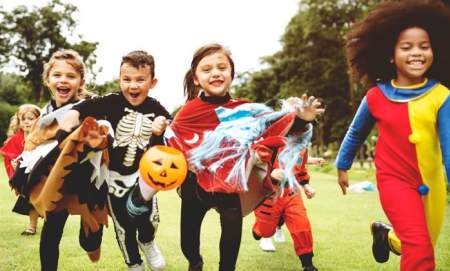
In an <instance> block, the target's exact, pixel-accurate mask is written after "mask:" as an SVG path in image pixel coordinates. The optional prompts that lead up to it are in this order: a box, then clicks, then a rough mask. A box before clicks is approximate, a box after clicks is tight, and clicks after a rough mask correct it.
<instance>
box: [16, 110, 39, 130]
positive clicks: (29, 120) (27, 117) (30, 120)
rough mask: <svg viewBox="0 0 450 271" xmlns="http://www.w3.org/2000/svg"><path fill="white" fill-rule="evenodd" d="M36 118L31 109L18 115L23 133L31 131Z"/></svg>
mask: <svg viewBox="0 0 450 271" xmlns="http://www.w3.org/2000/svg"><path fill="white" fill-rule="evenodd" d="M37 118H38V116H36V115H35V114H34V113H33V112H32V111H26V112H25V113H23V114H22V116H21V117H20V128H22V130H23V131H24V133H25V134H28V133H29V132H30V131H31V129H32V128H33V125H34V123H35V122H36V120H37Z"/></svg>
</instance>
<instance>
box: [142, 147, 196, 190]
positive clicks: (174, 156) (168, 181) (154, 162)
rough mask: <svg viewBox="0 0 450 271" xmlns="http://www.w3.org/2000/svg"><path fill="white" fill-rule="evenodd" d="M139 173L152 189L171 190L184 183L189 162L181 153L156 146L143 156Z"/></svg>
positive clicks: (169, 148)
mask: <svg viewBox="0 0 450 271" xmlns="http://www.w3.org/2000/svg"><path fill="white" fill-rule="evenodd" d="M139 171H140V173H141V176H142V178H143V179H144V181H145V182H146V183H147V184H148V185H150V186H151V187H152V188H154V189H156V190H170V189H173V188H176V187H178V186H179V185H180V184H181V183H183V181H184V179H185V178H186V174H187V162H186V158H185V157H184V155H183V153H182V152H181V151H179V150H177V149H174V148H171V147H168V146H162V145H156V146H153V147H151V148H150V149H149V150H148V151H146V152H145V153H144V155H143V156H142V158H141V161H140V163H139Z"/></svg>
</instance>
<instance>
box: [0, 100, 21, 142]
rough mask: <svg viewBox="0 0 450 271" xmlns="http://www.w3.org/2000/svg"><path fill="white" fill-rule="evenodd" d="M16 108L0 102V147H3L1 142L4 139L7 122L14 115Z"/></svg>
mask: <svg viewBox="0 0 450 271" xmlns="http://www.w3.org/2000/svg"><path fill="white" fill-rule="evenodd" d="M17 108H18V106H15V105H10V104H8V103H4V102H0V146H1V145H3V141H5V139H6V133H7V132H8V127H9V122H10V120H11V117H12V116H13V115H14V113H16V111H17Z"/></svg>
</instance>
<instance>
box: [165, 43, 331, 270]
mask: <svg viewBox="0 0 450 271" xmlns="http://www.w3.org/2000/svg"><path fill="white" fill-rule="evenodd" d="M233 77H234V62H233V60H232V58H231V54H230V52H229V51H228V50H227V49H225V48H224V47H223V46H222V45H220V44H208V45H205V46H203V47H201V48H199V49H198V50H197V51H196V52H195V54H194V57H193V59H192V62H191V67H190V69H189V70H188V72H187V73H186V76H185V79H184V90H185V94H186V96H187V99H188V101H187V102H186V104H185V105H184V106H183V107H182V108H181V110H180V111H179V112H178V114H177V115H176V117H175V119H174V121H173V122H172V124H171V126H170V129H169V130H168V131H166V135H165V136H166V137H168V138H169V144H170V145H171V146H174V147H176V148H178V149H180V150H182V151H184V152H185V153H186V154H187V156H188V161H189V163H190V167H191V169H192V170H193V171H195V173H193V172H191V173H190V174H189V175H188V178H187V179H186V181H185V182H184V183H183V184H182V186H181V198H182V203H181V249H182V251H183V254H184V256H185V257H186V259H187V260H188V262H189V267H188V269H189V270H190V271H197V270H203V258H202V256H201V254H200V228H201V225H202V221H203V219H204V217H205V214H206V213H207V211H208V210H210V209H211V208H215V209H216V210H217V211H218V212H219V215H220V225H221V237H220V261H219V270H221V271H232V270H235V268H236V261H237V257H238V253H239V247H240V243H241V234H242V217H243V215H245V214H246V213H247V211H245V210H244V209H243V208H242V199H243V195H244V194H246V192H244V191H246V189H248V187H250V186H251V184H250V183H251V182H250V181H249V182H247V177H248V175H247V173H246V172H247V171H246V170H245V168H247V169H249V168H252V165H256V164H258V163H259V162H255V160H258V161H262V160H264V162H263V163H262V164H261V168H267V163H268V161H270V159H271V158H270V157H271V154H270V153H269V152H270V151H269V152H266V150H268V148H267V147H265V146H263V144H254V145H253V143H254V142H253V141H254V140H256V139H258V138H259V139H261V137H262V136H261V134H262V133H263V132H264V130H266V129H267V128H268V126H269V124H270V123H271V122H273V121H275V122H276V120H278V119H280V118H281V119H283V120H284V122H283V123H282V124H281V125H279V126H277V127H276V128H278V129H279V131H277V135H278V134H285V133H287V131H288V130H289V129H290V128H291V127H292V126H293V122H294V119H295V121H296V122H297V121H298V122H299V123H300V124H299V125H298V127H300V128H301V129H303V128H304V127H305V121H310V120H312V119H314V118H315V117H316V115H317V114H319V113H321V112H323V110H322V109H319V108H318V106H319V105H320V103H319V102H318V101H317V100H316V99H314V97H310V98H307V97H304V98H303V101H304V102H305V103H308V106H307V107H305V108H302V109H298V111H296V112H292V113H291V114H288V112H281V113H280V112H275V113H273V112H272V111H270V110H267V108H266V107H265V106H263V105H260V104H251V103H246V102H245V101H242V100H238V99H233V98H232V97H231V96H230V94H229V90H230V85H231V82H232V80H233ZM266 113H267V114H266ZM285 115H287V117H286V118H283V116H285ZM297 115H298V118H296V116H297ZM271 118H272V119H271ZM276 123H277V122H276ZM274 125H275V124H274ZM250 126H251V127H253V128H254V129H247V128H250ZM280 127H282V128H280ZM271 131H273V130H271ZM266 133H270V132H267V131H266ZM260 136H261V137H260ZM264 138H266V137H264ZM239 146H240V147H239ZM255 153H257V154H255ZM256 156H258V158H257V159H253V158H255V157H256ZM252 159H253V162H252ZM252 163H253V164H252ZM252 174H253V173H252ZM264 176H266V175H264ZM264 179H267V178H264ZM268 182H270V178H269V180H268ZM264 185H268V186H269V187H270V189H272V185H271V184H268V183H267V182H264ZM252 189H253V187H251V188H249V189H248V190H249V191H252ZM262 199H263V198H262V197H261V198H260V199H259V200H260V201H261V200H262ZM254 207H255V206H253V208H254ZM253 208H250V210H253Z"/></svg>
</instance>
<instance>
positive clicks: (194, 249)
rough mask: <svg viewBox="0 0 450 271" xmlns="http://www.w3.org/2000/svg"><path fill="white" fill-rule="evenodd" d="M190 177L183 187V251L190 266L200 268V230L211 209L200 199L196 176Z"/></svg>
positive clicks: (181, 229)
mask: <svg viewBox="0 0 450 271" xmlns="http://www.w3.org/2000/svg"><path fill="white" fill-rule="evenodd" d="M190 176H191V178H187V179H186V181H185V182H184V183H183V184H182V186H181V224H180V232H181V251H182V252H183V254H184V256H185V257H186V259H187V260H188V261H189V265H190V266H197V265H198V266H200V265H201V263H202V257H201V255H200V228H201V225H202V221H203V218H204V217H205V214H206V212H207V211H208V209H209V207H208V206H207V205H206V204H205V203H204V202H203V201H202V199H201V198H199V197H198V193H199V192H198V190H197V189H201V188H200V187H198V185H197V180H196V179H195V176H194V177H192V176H193V174H190ZM200 270H201V269H200Z"/></svg>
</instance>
